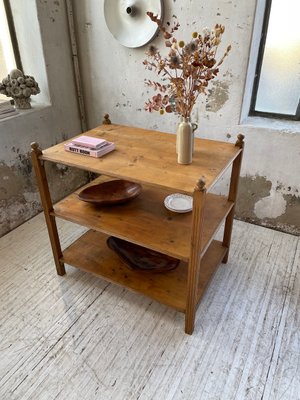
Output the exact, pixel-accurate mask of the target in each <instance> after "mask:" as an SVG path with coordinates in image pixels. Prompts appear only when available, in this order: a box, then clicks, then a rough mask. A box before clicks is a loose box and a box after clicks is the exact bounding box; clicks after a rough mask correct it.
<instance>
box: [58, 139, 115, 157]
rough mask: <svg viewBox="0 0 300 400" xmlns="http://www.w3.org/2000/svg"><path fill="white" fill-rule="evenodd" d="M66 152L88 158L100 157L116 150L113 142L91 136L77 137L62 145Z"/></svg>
mask: <svg viewBox="0 0 300 400" xmlns="http://www.w3.org/2000/svg"><path fill="white" fill-rule="evenodd" d="M64 148H65V150H66V151H71V152H72V153H75V154H81V155H84V156H90V157H102V156H104V154H107V153H109V152H111V151H112V150H114V149H115V148H116V146H115V144H114V143H113V142H108V141H107V140H105V139H99V138H95V137H92V136H84V135H83V136H79V137H77V138H75V139H73V140H72V142H70V143H66V144H65V145H64Z"/></svg>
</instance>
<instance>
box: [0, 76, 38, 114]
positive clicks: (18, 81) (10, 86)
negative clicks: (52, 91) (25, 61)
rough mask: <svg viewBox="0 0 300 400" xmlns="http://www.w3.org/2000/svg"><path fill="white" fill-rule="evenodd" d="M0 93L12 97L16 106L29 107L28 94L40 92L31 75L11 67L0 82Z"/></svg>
mask: <svg viewBox="0 0 300 400" xmlns="http://www.w3.org/2000/svg"><path fill="white" fill-rule="evenodd" d="M0 93H1V94H5V95H6V96H8V97H12V98H13V99H14V102H15V106H16V107H17V108H31V106H30V96H31V95H35V94H38V93H40V88H39V85H38V83H37V82H36V81H35V79H34V77H33V76H30V75H24V74H23V72H22V71H20V70H19V69H13V70H12V71H11V72H10V73H9V75H8V76H7V77H6V78H3V80H2V82H0Z"/></svg>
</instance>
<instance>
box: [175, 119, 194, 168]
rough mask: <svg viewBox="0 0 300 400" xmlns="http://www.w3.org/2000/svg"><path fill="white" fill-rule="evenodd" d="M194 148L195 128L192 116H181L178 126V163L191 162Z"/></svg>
mask: <svg viewBox="0 0 300 400" xmlns="http://www.w3.org/2000/svg"><path fill="white" fill-rule="evenodd" d="M193 150H194V130H193V125H192V123H191V121H190V118H185V117H181V121H180V122H179V124H178V126H177V137H176V152H177V162H178V164H191V163H192V160H193Z"/></svg>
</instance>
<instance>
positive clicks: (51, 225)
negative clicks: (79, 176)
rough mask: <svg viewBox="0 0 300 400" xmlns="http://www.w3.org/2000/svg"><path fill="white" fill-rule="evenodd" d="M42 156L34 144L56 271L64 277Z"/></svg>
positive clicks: (32, 156)
mask: <svg viewBox="0 0 300 400" xmlns="http://www.w3.org/2000/svg"><path fill="white" fill-rule="evenodd" d="M42 154H43V153H42V151H41V149H40V148H39V146H38V144H37V143H32V144H31V159H32V164H33V167H34V170H35V174H36V179H37V184H38V188H39V191H40V196H41V202H42V206H43V209H44V214H45V219H46V224H47V228H48V233H49V237H50V242H51V247H52V252H53V257H54V261H55V265H56V270H57V273H58V275H64V274H65V273H66V271H65V266H64V263H63V261H62V251H61V247H60V242H59V237H58V232H57V226H56V222H55V217H54V216H53V215H51V212H52V211H53V205H52V200H51V196H50V191H49V186H48V183H47V176H46V171H45V167H44V163H43V161H41V160H40V156H41V155H42Z"/></svg>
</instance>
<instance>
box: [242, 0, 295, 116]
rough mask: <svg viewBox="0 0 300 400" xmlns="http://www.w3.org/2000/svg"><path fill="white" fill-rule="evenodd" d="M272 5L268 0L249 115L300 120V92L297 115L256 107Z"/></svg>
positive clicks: (270, 0)
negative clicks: (257, 108)
mask: <svg viewBox="0 0 300 400" xmlns="http://www.w3.org/2000/svg"><path fill="white" fill-rule="evenodd" d="M271 7H272V0H266V3H265V9H264V17H263V24H262V32H261V39H260V44H259V50H258V55H257V61H256V68H255V75H254V81H253V86H252V94H251V100H250V109H249V116H252V117H266V118H276V119H285V120H291V121H300V93H299V102H298V106H297V109H296V112H295V115H294V114H281V113H275V112H267V111H258V110H256V109H255V106H256V99H257V91H258V85H259V81H260V76H261V69H262V63H263V57H264V51H265V45H266V39H267V33H268V26H269V19H270V13H271Z"/></svg>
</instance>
